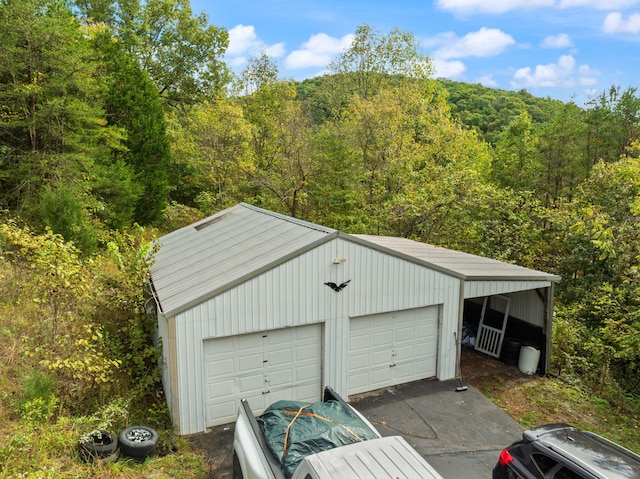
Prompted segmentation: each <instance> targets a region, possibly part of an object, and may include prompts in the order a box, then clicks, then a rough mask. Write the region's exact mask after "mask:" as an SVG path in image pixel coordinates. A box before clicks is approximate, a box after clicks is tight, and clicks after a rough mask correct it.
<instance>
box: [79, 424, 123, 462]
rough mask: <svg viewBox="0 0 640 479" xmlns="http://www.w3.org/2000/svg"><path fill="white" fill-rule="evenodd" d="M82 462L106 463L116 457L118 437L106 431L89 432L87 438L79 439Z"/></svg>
mask: <svg viewBox="0 0 640 479" xmlns="http://www.w3.org/2000/svg"><path fill="white" fill-rule="evenodd" d="M78 452H79V454H80V459H81V460H82V461H83V462H95V463H106V462H111V461H115V460H116V459H117V458H118V438H117V437H116V436H115V435H114V434H111V433H110V432H108V431H99V434H90V435H89V436H88V438H87V440H81V441H80V444H79V446H78Z"/></svg>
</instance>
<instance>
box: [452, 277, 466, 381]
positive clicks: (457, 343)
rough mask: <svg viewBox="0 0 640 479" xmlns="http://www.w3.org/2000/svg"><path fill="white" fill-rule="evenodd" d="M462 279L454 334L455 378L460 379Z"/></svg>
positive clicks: (462, 316)
mask: <svg viewBox="0 0 640 479" xmlns="http://www.w3.org/2000/svg"><path fill="white" fill-rule="evenodd" d="M464 287H465V282H464V279H462V278H460V293H459V294H458V330H457V331H456V332H455V333H454V334H455V335H456V336H455V339H456V341H455V348H456V358H455V359H456V377H458V378H462V371H461V368H460V359H461V356H462V325H463V322H464V289H465V288H464Z"/></svg>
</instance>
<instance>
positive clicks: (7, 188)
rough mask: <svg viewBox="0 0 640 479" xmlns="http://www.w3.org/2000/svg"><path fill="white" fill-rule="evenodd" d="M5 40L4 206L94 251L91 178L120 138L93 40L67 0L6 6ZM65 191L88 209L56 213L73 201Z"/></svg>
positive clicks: (1, 70)
mask: <svg viewBox="0 0 640 479" xmlns="http://www.w3.org/2000/svg"><path fill="white" fill-rule="evenodd" d="M0 38H2V44H3V48H2V49H1V50H0V105H2V107H1V108H2V112H1V115H0V145H1V146H0V151H1V154H2V161H1V162H0V191H1V192H2V198H1V199H0V200H1V202H2V205H3V206H5V207H7V208H10V209H12V210H14V211H20V212H22V215H23V216H24V217H25V218H26V219H28V220H29V221H31V222H33V223H34V224H36V225H38V226H39V227H44V226H47V225H48V226H49V227H51V228H61V231H60V232H62V230H63V231H64V234H65V236H66V239H67V240H76V241H78V243H84V246H86V247H88V248H89V249H90V248H91V242H89V243H85V240H87V239H88V238H90V237H91V236H92V234H85V228H86V227H89V226H88V225H90V223H91V221H90V214H91V209H90V206H89V204H90V201H88V198H89V197H90V191H91V186H92V185H91V179H92V178H93V177H94V173H95V171H94V170H95V165H96V162H97V161H100V160H101V159H104V158H106V157H107V156H108V155H109V152H110V149H111V146H110V145H116V144H117V143H118V141H119V133H118V132H117V131H116V130H115V129H113V128H110V127H108V126H107V125H105V122H104V111H103V108H102V106H103V102H102V99H101V92H102V86H101V84H100V82H99V79H98V76H97V75H96V69H95V66H96V64H95V62H94V61H93V56H94V53H93V50H92V48H91V43H90V39H89V38H88V36H87V35H86V31H84V30H83V29H82V28H81V27H80V25H79V24H78V22H77V21H76V20H75V18H74V17H73V16H72V14H71V12H70V11H69V10H68V9H67V8H66V7H65V5H64V2H60V1H47V0H25V1H17V0H6V1H4V2H2V4H1V5H0ZM63 189H64V190H69V191H72V192H74V193H75V194H76V195H77V199H79V200H80V201H81V204H78V203H77V200H76V202H74V205H75V206H74V207H73V208H69V209H62V210H60V209H59V210H57V211H56V210H55V209H51V208H50V207H49V206H48V205H51V203H52V201H54V200H53V199H54V198H56V197H57V198H58V199H59V200H62V199H63V198H66V200H71V198H70V195H69V192H68V191H61V190H63ZM55 201H57V200H55ZM59 215H62V217H60V216H59Z"/></svg>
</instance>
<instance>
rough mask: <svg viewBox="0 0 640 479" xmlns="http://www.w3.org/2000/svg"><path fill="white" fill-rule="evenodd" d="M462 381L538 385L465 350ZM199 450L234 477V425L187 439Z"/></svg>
mask: <svg viewBox="0 0 640 479" xmlns="http://www.w3.org/2000/svg"><path fill="white" fill-rule="evenodd" d="M460 369H461V371H462V380H463V382H464V383H468V384H470V385H472V386H473V387H475V388H476V389H479V390H480V391H482V390H483V389H484V388H485V386H486V385H487V384H490V383H492V382H495V381H496V379H498V378H499V380H500V382H501V383H503V384H504V383H505V382H506V383H507V384H511V385H516V384H522V383H524V382H528V381H535V378H536V377H537V376H527V375H525V374H523V373H522V372H520V370H519V369H518V368H517V366H510V365H507V364H505V363H503V362H501V361H499V360H498V359H495V358H492V357H490V356H487V355H485V354H480V353H478V352H476V351H474V350H473V349H469V348H462V355H461V359H460ZM188 439H189V441H190V442H191V444H192V445H193V446H194V447H195V449H196V450H198V451H201V452H202V453H203V455H204V456H205V457H206V458H207V461H208V464H209V471H210V477H211V478H216V479H228V478H231V477H232V474H231V473H232V466H231V462H232V457H233V424H227V425H223V426H216V427H213V428H210V429H209V430H208V431H207V432H206V433H201V434H194V435H191V436H189V437H188Z"/></svg>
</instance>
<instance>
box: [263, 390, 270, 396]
mask: <svg viewBox="0 0 640 479" xmlns="http://www.w3.org/2000/svg"><path fill="white" fill-rule="evenodd" d="M270 392H271V391H262V395H263V396H264V395H265V394H269V393H270Z"/></svg>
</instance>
